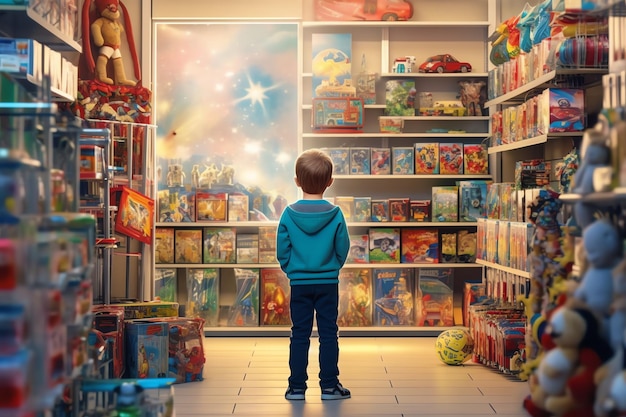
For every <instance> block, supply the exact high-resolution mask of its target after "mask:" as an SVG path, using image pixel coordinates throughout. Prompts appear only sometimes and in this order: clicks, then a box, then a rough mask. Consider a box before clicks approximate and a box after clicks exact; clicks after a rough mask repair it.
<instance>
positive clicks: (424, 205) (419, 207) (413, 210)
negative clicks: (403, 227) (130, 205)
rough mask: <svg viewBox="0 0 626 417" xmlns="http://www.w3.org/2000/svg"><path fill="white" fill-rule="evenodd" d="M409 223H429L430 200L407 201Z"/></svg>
mask: <svg viewBox="0 0 626 417" xmlns="http://www.w3.org/2000/svg"><path fill="white" fill-rule="evenodd" d="M409 221H410V222H429V221H430V200H410V201H409Z"/></svg>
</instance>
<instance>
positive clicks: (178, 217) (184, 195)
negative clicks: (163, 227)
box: [157, 187, 196, 223]
mask: <svg viewBox="0 0 626 417" xmlns="http://www.w3.org/2000/svg"><path fill="white" fill-rule="evenodd" d="M157 212H158V216H159V221H160V222H164V223H170V222H183V223H184V222H187V223H188V222H194V221H196V193H195V192H188V191H185V189H184V188H183V187H178V188H176V187H175V188H172V189H168V190H159V191H158V192H157Z"/></svg>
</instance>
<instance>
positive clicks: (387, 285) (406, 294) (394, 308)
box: [372, 268, 415, 326]
mask: <svg viewBox="0 0 626 417" xmlns="http://www.w3.org/2000/svg"><path fill="white" fill-rule="evenodd" d="M372 275H373V279H374V320H373V324H374V325H375V326H412V325H413V324H414V323H415V321H414V311H413V306H414V300H413V288H414V278H413V276H414V275H413V270H412V269H408V268H390V269H374V270H373V271H372Z"/></svg>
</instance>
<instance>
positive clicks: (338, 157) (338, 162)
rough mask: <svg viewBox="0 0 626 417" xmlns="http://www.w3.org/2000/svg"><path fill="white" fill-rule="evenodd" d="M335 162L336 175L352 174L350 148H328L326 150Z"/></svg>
mask: <svg viewBox="0 0 626 417" xmlns="http://www.w3.org/2000/svg"><path fill="white" fill-rule="evenodd" d="M324 150H325V151H326V152H327V153H328V156H330V159H332V161H333V168H334V171H333V174H334V175H348V174H350V149H349V148H326V149H324Z"/></svg>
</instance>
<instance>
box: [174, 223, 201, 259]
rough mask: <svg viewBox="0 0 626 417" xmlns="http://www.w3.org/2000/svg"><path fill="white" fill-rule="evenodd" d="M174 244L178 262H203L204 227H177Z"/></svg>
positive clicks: (175, 256) (175, 257)
mask: <svg viewBox="0 0 626 417" xmlns="http://www.w3.org/2000/svg"><path fill="white" fill-rule="evenodd" d="M174 244H175V250H174V261H175V262H176V263H177V264H201V263H202V229H176V230H175V231H174Z"/></svg>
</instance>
